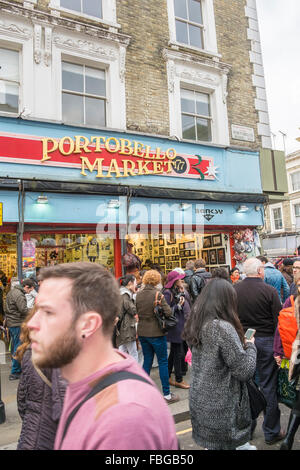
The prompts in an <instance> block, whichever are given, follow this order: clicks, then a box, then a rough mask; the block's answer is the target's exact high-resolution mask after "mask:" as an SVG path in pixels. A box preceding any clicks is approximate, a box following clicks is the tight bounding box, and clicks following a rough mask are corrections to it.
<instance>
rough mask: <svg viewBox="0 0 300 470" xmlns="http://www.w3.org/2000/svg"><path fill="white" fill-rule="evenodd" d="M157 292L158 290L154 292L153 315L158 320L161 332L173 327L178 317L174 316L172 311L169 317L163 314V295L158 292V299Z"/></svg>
mask: <svg viewBox="0 0 300 470" xmlns="http://www.w3.org/2000/svg"><path fill="white" fill-rule="evenodd" d="M159 294H160V293H159V292H156V295H155V301H154V315H155V317H156V319H157V321H158V324H159V326H160V328H161V331H162V332H163V333H167V332H168V331H169V330H170V329H171V328H174V327H175V326H176V325H177V322H178V319H177V318H176V315H174V313H172V315H171V316H170V317H166V316H165V314H164V311H163V308H162V306H161V301H162V298H163V295H162V294H160V295H161V297H160V299H158V296H159Z"/></svg>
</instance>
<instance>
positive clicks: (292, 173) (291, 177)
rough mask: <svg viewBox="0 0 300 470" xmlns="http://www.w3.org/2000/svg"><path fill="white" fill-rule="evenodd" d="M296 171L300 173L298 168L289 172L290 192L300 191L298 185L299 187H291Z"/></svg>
mask: <svg viewBox="0 0 300 470" xmlns="http://www.w3.org/2000/svg"><path fill="white" fill-rule="evenodd" d="M296 173H299V174H300V168H298V169H297V170H294V171H291V172H289V179H290V193H298V192H300V187H299V189H294V188H293V175H295V174H296Z"/></svg>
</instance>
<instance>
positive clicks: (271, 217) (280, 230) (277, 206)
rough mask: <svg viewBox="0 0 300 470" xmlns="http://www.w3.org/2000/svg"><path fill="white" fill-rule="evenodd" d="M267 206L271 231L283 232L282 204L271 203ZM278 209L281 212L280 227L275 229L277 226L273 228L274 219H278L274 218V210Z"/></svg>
mask: <svg viewBox="0 0 300 470" xmlns="http://www.w3.org/2000/svg"><path fill="white" fill-rule="evenodd" d="M269 207H270V222H271V232H276V233H279V232H283V231H284V219H283V205H282V203H280V204H271V205H270V206H269ZM278 209H280V213H281V224H282V227H281V228H278V229H277V228H275V220H278V219H275V218H274V210H278Z"/></svg>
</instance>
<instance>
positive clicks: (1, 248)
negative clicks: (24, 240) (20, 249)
mask: <svg viewBox="0 0 300 470" xmlns="http://www.w3.org/2000/svg"><path fill="white" fill-rule="evenodd" d="M0 270H1V271H3V272H4V273H5V275H6V277H7V279H8V280H9V279H10V278H12V277H15V276H17V236H16V235H15V234H7V233H2V234H0Z"/></svg>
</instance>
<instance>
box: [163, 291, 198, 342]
mask: <svg viewBox="0 0 300 470" xmlns="http://www.w3.org/2000/svg"><path fill="white" fill-rule="evenodd" d="M163 294H164V296H165V299H166V301H167V303H168V304H169V305H170V307H171V309H172V310H173V312H174V314H175V315H176V318H177V319H178V322H177V325H176V326H175V327H174V328H172V329H171V330H169V331H168V334H167V341H169V342H170V343H182V341H183V339H182V332H183V328H184V323H185V321H186V320H187V318H188V317H189V315H190V313H191V308H190V304H189V300H188V293H187V292H186V291H185V301H184V304H183V306H182V307H180V306H179V305H178V304H177V303H176V302H175V299H174V295H173V292H172V289H165V290H163Z"/></svg>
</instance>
